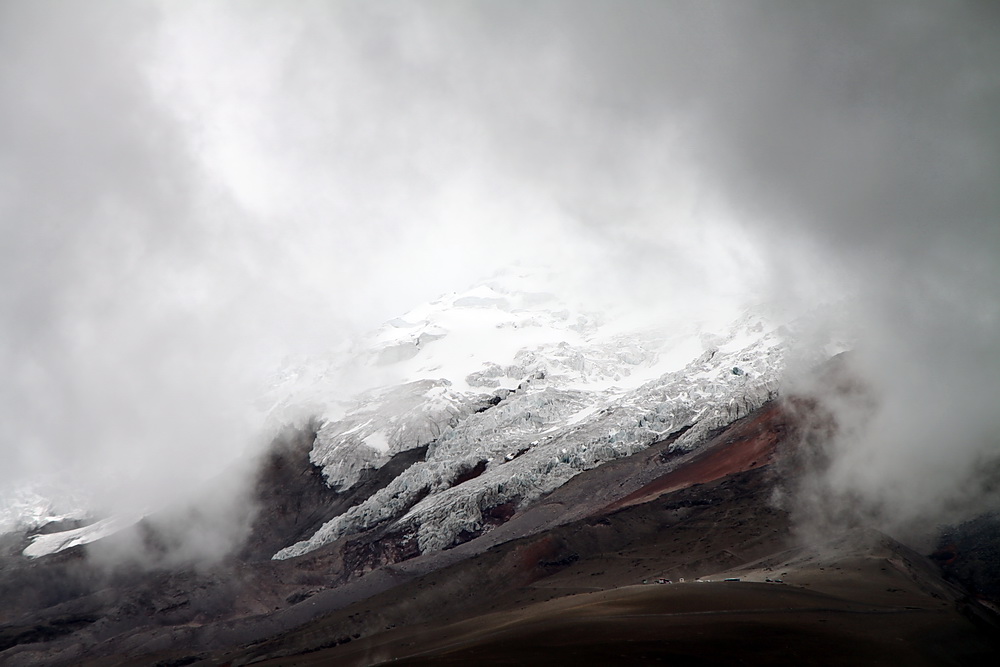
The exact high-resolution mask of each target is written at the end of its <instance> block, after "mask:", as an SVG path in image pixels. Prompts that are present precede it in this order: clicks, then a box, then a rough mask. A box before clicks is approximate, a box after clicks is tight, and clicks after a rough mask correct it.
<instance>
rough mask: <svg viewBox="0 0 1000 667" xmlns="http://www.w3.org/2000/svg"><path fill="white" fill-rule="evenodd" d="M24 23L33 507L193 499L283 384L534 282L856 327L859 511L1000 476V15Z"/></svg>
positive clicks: (639, 11)
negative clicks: (476, 288)
mask: <svg viewBox="0 0 1000 667" xmlns="http://www.w3.org/2000/svg"><path fill="white" fill-rule="evenodd" d="M0 11H2V12H3V14H4V16H3V20H2V21H0V34H2V38H0V63H2V64H0V99H2V100H3V102H2V103H0V133H2V145H3V146H4V149H3V152H2V154H0V183H2V185H0V215H2V222H0V225H2V227H0V230H2V235H3V238H2V243H0V278H2V279H3V285H4V287H3V288H2V290H0V322H2V327H3V339H2V340H3V342H2V344H0V364H2V368H3V370H4V374H5V377H6V378H8V381H7V382H6V383H5V384H4V385H3V389H2V390H0V391H2V394H0V402H2V405H3V406H4V410H3V412H4V414H3V417H4V419H3V420H2V423H3V426H2V427H0V429H2V430H0V437H2V440H3V445H2V446H3V451H4V457H5V459H6V460H7V461H9V462H10V463H9V464H8V465H5V467H4V472H3V475H4V476H5V480H4V481H5V482H6V483H13V481H15V480H17V479H19V478H25V477H31V476H32V475H38V474H41V473H42V472H43V471H45V470H52V469H54V468H58V470H60V471H61V473H60V474H61V475H63V476H64V477H76V478H78V479H87V480H92V481H91V482H90V483H89V486H90V487H91V489H92V492H93V493H94V494H96V495H98V496H100V497H103V499H104V500H106V502H107V503H109V504H111V505H114V504H122V503H131V504H134V503H135V502H142V503H146V502H154V500H156V499H157V498H160V497H165V496H169V495H170V494H171V491H172V490H176V489H178V488H190V487H189V486H188V482H187V481H186V480H188V479H189V478H191V477H205V476H208V472H207V471H208V470H218V469H219V468H220V467H222V466H223V465H224V463H225V462H226V461H228V460H230V459H232V458H233V457H234V456H237V454H238V452H240V451H241V450H242V448H244V447H246V446H247V443H249V442H252V441H253V438H254V435H253V434H254V433H255V432H256V429H257V428H258V426H259V419H258V418H257V417H255V416H254V412H253V410H252V409H250V408H248V406H249V404H250V403H252V401H253V397H254V396H256V395H257V394H258V393H259V391H260V388H261V386H262V385H264V384H266V377H267V374H268V372H269V371H270V370H271V369H273V367H274V366H275V364H277V363H278V362H279V361H280V359H281V358H282V357H283V356H284V355H285V354H288V353H297V352H303V351H306V352H308V351H316V350H323V349H326V348H328V347H330V346H331V345H332V344H334V343H336V342H339V341H341V340H342V339H343V338H344V337H346V336H348V335H351V334H353V333H356V332H358V331H362V330H364V329H366V328H369V327H372V326H374V325H376V324H378V323H379V322H380V321H381V320H383V319H387V318H390V317H392V316H395V315H397V314H398V313H399V312H402V311H405V310H406V309H407V308H409V307H410V306H411V305H413V304H414V303H416V302H419V301H421V300H426V299H430V298H434V297H435V296H436V295H437V294H439V293H441V292H445V291H449V290H453V289H461V288H463V287H465V286H466V285H468V284H469V283H471V282H473V281H474V280H476V279H477V278H480V277H482V276H483V275H488V274H489V273H491V272H492V271H493V270H495V269H496V268H497V267H500V266H504V265H509V264H511V263H514V262H524V263H537V264H550V265H554V266H556V267H557V269H558V273H560V274H561V275H562V276H563V280H564V281H566V282H567V283H568V284H569V285H572V286H574V289H575V291H576V292H577V294H578V295H580V297H581V298H584V297H586V298H589V299H596V298H600V299H601V300H603V301H605V302H613V303H617V304H627V305H628V306H629V307H630V308H632V309H633V310H637V311H643V312H648V313H652V314H654V315H656V316H660V315H662V314H664V313H673V314H676V313H691V314H692V316H694V315H695V314H697V312H698V311H699V309H702V308H704V307H705V306H706V304H707V303H712V302H726V303H730V302H734V301H746V300H752V301H762V300H777V301H780V302H783V303H785V304H787V305H789V307H791V308H792V309H799V310H801V309H803V308H806V307H812V306H815V304H816V303H827V302H830V301H834V300H837V299H840V300H841V301H842V302H845V300H846V303H847V304H848V305H847V306H845V307H844V308H841V309H839V310H837V311H836V313H848V314H849V316H848V317H846V318H842V319H846V320H847V324H848V325H850V326H851V327H852V328H853V329H854V330H855V333H856V334H857V336H858V339H859V341H860V342H859V349H858V355H857V357H856V358H857V359H858V362H857V364H856V365H857V372H858V373H859V374H861V375H862V376H863V377H864V378H865V380H866V381H867V382H869V383H870V384H871V385H872V386H873V387H875V389H876V391H877V392H878V393H879V397H880V402H879V405H880V406H881V407H880V408H879V410H880V411H879V412H877V413H876V415H875V416H874V417H873V418H872V421H870V422H869V423H870V426H868V427H866V428H868V429H869V430H866V431H864V432H861V433H859V434H858V435H857V438H856V440H857V442H856V444H854V445H849V444H848V443H846V442H845V443H842V446H843V450H844V451H843V454H842V456H841V457H840V458H838V460H837V463H836V464H834V465H833V467H831V469H830V471H829V477H828V481H830V483H831V484H834V485H836V486H837V487H838V488H844V489H850V490H852V492H857V493H862V494H871V495H872V497H873V498H878V499H879V503H880V504H882V505H885V506H908V507H913V508H917V507H919V508H924V507H925V506H926V505H927V503H923V502H922V501H921V502H917V501H916V500H915V499H914V495H916V494H913V493H911V489H910V487H908V486H907V485H906V484H905V483H904V482H905V480H906V479H910V478H912V477H935V476H936V478H939V479H938V483H936V484H935V485H934V486H933V489H932V493H930V494H926V495H928V497H938V496H941V497H943V496H947V495H948V494H949V493H950V492H949V489H958V488H969V487H968V485H967V484H965V482H967V481H968V480H969V479H970V478H971V477H970V476H974V471H975V470H977V469H981V468H982V463H983V462H984V461H985V462H992V461H993V460H995V453H994V452H995V441H993V440H990V436H989V434H990V433H991V432H992V433H995V432H997V431H996V430H995V428H994V427H995V426H996V423H995V420H994V418H993V415H992V412H993V410H992V409H991V406H990V401H989V397H991V396H995V395H997V388H998V387H997V379H996V378H998V377H1000V368H998V367H997V366H998V364H1000V361H998V360H1000V354H998V352H1000V350H998V342H997V334H996V333H995V332H996V331H998V330H1000V329H998V328H997V320H998V318H1000V304H998V299H1000V297H998V295H1000V270H998V263H997V262H996V257H998V256H1000V225H998V224H997V219H998V216H997V214H998V212H1000V201H998V197H1000V194H998V192H1000V190H998V189H997V188H996V187H995V184H996V182H998V180H1000V179H998V178H997V177H998V176H1000V163H998V160H1000V157H998V156H1000V146H998V140H1000V137H998V126H997V124H996V122H995V118H996V115H997V114H996V111H997V106H998V101H1000V89H998V86H997V84H996V78H995V76H994V75H993V72H992V70H993V64H994V63H996V62H998V55H1000V53H998V52H1000V47H998V38H997V37H996V35H995V31H993V30H991V28H992V26H993V25H995V24H996V18H997V16H996V9H995V8H993V7H992V6H991V5H988V4H986V3H976V2H965V3H949V4H948V5H943V4H941V3H933V2H889V3H879V4H878V5H871V4H870V3H861V2H858V3H855V2H838V3H824V2H805V3H803V2H797V3H756V2H741V3H728V2H704V3H686V2H635V3H630V4H628V5H627V6H626V7H624V8H623V7H622V5H621V4H620V3H617V2H598V1H595V2H546V3H521V2H504V3H458V2H432V3H420V4H415V3H403V2H384V3H377V4H373V3H328V2H300V3H295V4H294V5H283V4H274V3H209V4H206V3H184V2H163V3H159V4H152V5H145V6H141V7H140V6H134V5H125V4H120V3H99V2H98V3H88V4H87V5H85V6H79V7H77V6H74V7H72V8H66V7H63V6H59V8H58V11H56V10H55V9H54V6H52V5H48V4H46V3H37V2H35V3H5V5H4V8H3V9H2V10H0ZM833 312H834V311H832V310H831V313H833ZM911 411H912V420H911V421H907V420H908V419H911V417H910V414H911ZM932 414H933V415H934V420H935V421H934V424H931V425H929V424H928V423H927V420H928V419H929V418H930V417H929V415H932ZM921 425H923V426H933V428H929V427H928V428H924V427H923V426H921ZM991 429H992V430H991ZM942 440H947V441H948V445H947V451H948V452H950V454H949V455H948V459H949V460H948V462H947V465H945V461H944V458H945V455H944V454H942V452H943V451H945V450H942V449H941V441H942ZM863 452H871V455H870V456H867V455H865V456H862V453H863ZM900 457H903V458H906V459H907V460H908V461H909V462H910V464H909V465H908V466H905V467H900V466H899V465H898V464H897V463H893V461H896V460H897V459H898V458H900ZM191 460H199V461H202V462H204V465H203V466H199V469H201V468H204V470H205V471H206V472H205V473H204V474H195V473H192V470H191V465H190V461H191ZM93 480H100V481H99V482H95V481H93ZM882 480H888V481H891V482H892V483H891V484H883V483H882ZM855 487H856V488H855ZM918 500H919V499H918Z"/></svg>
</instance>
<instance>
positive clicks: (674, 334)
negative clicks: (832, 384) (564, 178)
mask: <svg viewBox="0 0 1000 667" xmlns="http://www.w3.org/2000/svg"><path fill="white" fill-rule="evenodd" d="M401 321H402V322H405V323H407V325H406V326H400V325H399V324H398V322H397V321H394V322H395V323H391V324H389V325H386V326H385V327H383V328H382V329H380V330H379V331H378V332H377V334H376V335H375V337H374V343H373V348H372V349H373V353H372V355H373V356H374V357H377V358H380V359H384V356H383V354H382V352H381V350H384V349H394V348H397V347H399V346H400V345H404V344H408V345H411V346H412V349H413V350H414V352H413V354H412V355H395V357H396V360H395V361H394V362H392V364H391V366H392V368H393V370H394V371H395V372H396V375H395V377H397V378H398V379H399V382H398V383H397V384H396V385H394V386H391V387H388V388H385V389H379V390H373V391H371V392H368V393H367V394H365V395H363V396H362V397H360V398H359V399H358V402H357V404H356V405H355V406H354V407H353V408H352V409H349V410H347V411H346V412H345V413H344V414H343V415H342V416H341V417H339V418H330V419H329V420H328V421H327V422H326V423H325V425H324V426H323V429H321V432H320V435H319V437H318V438H317V441H316V445H315V447H314V450H313V460H314V461H315V462H316V463H317V465H322V466H323V469H324V473H325V474H326V475H327V479H328V481H329V483H330V484H331V486H334V487H335V488H341V489H342V488H348V487H350V486H351V485H352V484H353V483H354V482H355V481H356V480H357V478H358V475H359V473H360V471H361V470H363V469H364V468H366V467H379V466H381V465H383V464H384V463H385V462H386V461H388V459H389V457H390V455H391V454H394V453H397V452H399V451H403V450H405V449H407V448H411V447H416V446H423V445H428V450H427V454H426V456H425V460H424V461H421V462H418V463H416V464H414V465H412V466H411V467H410V468H409V469H407V470H406V471H404V472H403V473H401V474H400V475H399V476H398V477H397V478H396V479H395V480H393V481H392V482H391V483H390V484H389V485H388V486H386V487H385V488H383V489H382V490H381V491H379V492H377V493H376V494H374V495H373V496H371V497H370V498H368V499H366V500H365V501H364V502H362V503H360V504H359V505H356V506H354V507H352V508H351V509H350V510H348V511H347V512H346V513H344V514H342V515H340V516H338V517H336V518H335V519H333V520H332V521H330V522H328V523H327V524H326V525H324V526H323V527H322V528H321V529H320V530H319V531H317V532H316V534H315V535H313V536H312V537H311V538H309V539H307V540H304V541H302V542H299V543H297V544H294V545H290V546H289V547H287V548H285V549H282V550H281V551H279V552H278V553H277V554H275V558H289V557H293V556H297V555H300V554H303V553H307V552H309V551H311V550H313V549H315V548H318V547H319V546H322V545H323V544H327V543H329V542H331V541H333V540H336V539H338V538H339V537H341V536H344V535H350V534H353V533H358V532H361V531H363V530H366V529H368V528H371V527H373V526H375V525H378V524H381V523H384V522H385V521H390V520H392V521H396V522H397V524H398V525H399V526H400V528H402V529H404V530H411V531H413V532H415V533H416V534H417V536H418V542H419V545H420V548H421V550H422V551H430V550H437V549H443V548H445V547H447V546H449V545H450V544H452V543H453V542H454V540H455V538H456V537H457V536H458V534H459V533H461V532H462V531H463V530H464V531H477V530H480V529H482V528H483V525H484V523H483V512H484V511H485V510H487V509H489V508H490V507H493V506H495V505H497V504H500V503H506V502H510V501H514V502H516V503H519V504H520V505H522V506H523V505H524V504H526V503H530V502H531V501H533V500H534V499H536V498H538V497H539V496H541V495H542V494H544V493H547V492H549V491H551V490H553V489H555V488H556V487H558V486H560V485H561V484H563V483H565V482H566V481H567V480H568V479H570V478H571V477H573V476H574V475H576V474H579V473H580V472H582V471H584V470H587V469H590V468H593V467H595V466H598V465H601V464H602V463H605V462H607V461H610V460H613V459H616V458H621V457H623V456H628V455H630V454H633V453H635V452H638V451H641V450H642V449H643V448H645V447H648V446H649V445H650V444H652V443H654V442H656V441H658V440H662V439H663V438H665V437H666V436H668V435H670V434H672V433H675V432H677V431H678V430H680V429H682V428H687V429H688V430H687V431H686V432H685V433H684V434H683V435H682V436H681V437H679V438H678V439H677V440H676V442H674V444H673V445H672V447H674V448H679V449H689V448H691V447H694V446H696V445H697V444H698V443H699V442H701V441H703V440H704V439H705V437H706V436H707V434H708V433H710V432H711V431H712V430H714V429H716V428H718V427H720V426H724V425H726V424H728V423H730V422H732V421H734V420H735V419H738V418H740V417H742V416H745V415H746V414H748V413H750V412H751V411H753V410H754V409H756V408H757V407H759V406H760V405H762V404H763V403H765V402H766V401H768V400H770V399H771V398H773V397H774V396H776V394H777V384H778V377H779V375H780V373H781V371H782V369H783V365H784V353H785V348H786V345H785V340H784V333H783V331H784V330H782V329H780V328H779V327H778V326H775V325H773V324H771V323H769V322H768V321H766V320H765V319H764V318H762V317H759V316H755V315H753V314H744V315H742V316H740V317H734V318H732V319H731V320H730V323H729V324H728V325H727V326H726V327H723V328H721V329H711V328H707V327H706V326H705V325H700V324H682V325H677V326H673V327H670V328H659V329H655V328H654V329H638V330H632V331H629V330H627V329H625V328H624V327H623V326H622V325H621V323H618V322H616V323H611V324H607V323H605V322H604V321H603V318H602V316H601V315H600V314H595V313H586V312H578V311H575V310H573V309H572V308H570V307H568V306H566V305H565V304H562V303H560V302H559V301H558V300H557V299H556V298H555V297H553V296H552V295H547V294H535V293H532V294H526V293H524V292H521V291H518V290H517V289H511V288H510V287H509V283H507V282H505V281H502V280H501V281H494V282H491V283H490V284H488V285H485V286H480V287H478V288H476V289H474V290H470V291H468V292H464V293H461V294H451V295H448V296H446V297H442V298H441V299H439V300H437V301H435V302H433V303H430V304H426V305H424V306H421V307H418V308H415V309H414V310H412V311H411V312H409V313H407V314H406V315H405V316H403V318H401ZM426 332H432V334H433V335H432V337H430V338H427V339H421V335H422V334H424V333H426ZM404 357H405V358H404ZM734 369H738V370H737V371H735V372H734ZM512 390H513V391H512ZM490 397H494V401H493V402H495V401H496V399H500V401H499V403H498V404H496V405H495V406H493V407H489V406H490V404H489V403H487V402H486V401H487V399H489V398H490ZM484 408H488V409H484ZM369 438H373V439H374V442H375V443H377V444H381V443H382V442H383V440H382V438H384V442H385V443H386V445H385V446H384V447H382V446H374V445H373V444H372V443H370V442H369ZM358 444H367V445H369V446H365V447H361V448H359V447H358ZM481 461H486V462H488V463H487V467H486V471H485V473H483V474H482V475H480V476H479V477H476V478H475V479H472V480H469V481H467V482H465V483H463V484H460V485H458V486H453V483H454V481H455V480H456V479H457V478H458V476H459V475H460V474H461V473H462V472H463V471H465V470H468V469H469V468H470V467H473V466H475V465H476V464H477V463H478V462H481Z"/></svg>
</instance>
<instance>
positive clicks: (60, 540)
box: [22, 515, 142, 558]
mask: <svg viewBox="0 0 1000 667" xmlns="http://www.w3.org/2000/svg"><path fill="white" fill-rule="evenodd" d="M141 518H142V515H137V516H132V517H110V518H107V519H102V520H101V521H98V522H96V523H92V524H90V525H89V526H84V527H83V528H76V529H74V530H66V531H63V532H61V533H50V534H48V535H35V536H34V537H33V538H32V541H31V544H29V545H28V546H27V547H26V548H25V549H24V551H23V552H22V553H23V554H24V555H25V556H27V557H29V558H38V557H40V556H47V555H49V554H54V553H58V552H60V551H63V550H65V549H69V548H71V547H75V546H79V545H81V544H89V543H91V542H95V541H97V540H99V539H101V538H103V537H107V536H109V535H113V534H115V533H117V532H119V531H120V530H123V529H125V528H128V527H129V526H131V525H133V524H135V523H137V522H138V521H139V519H141Z"/></svg>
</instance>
